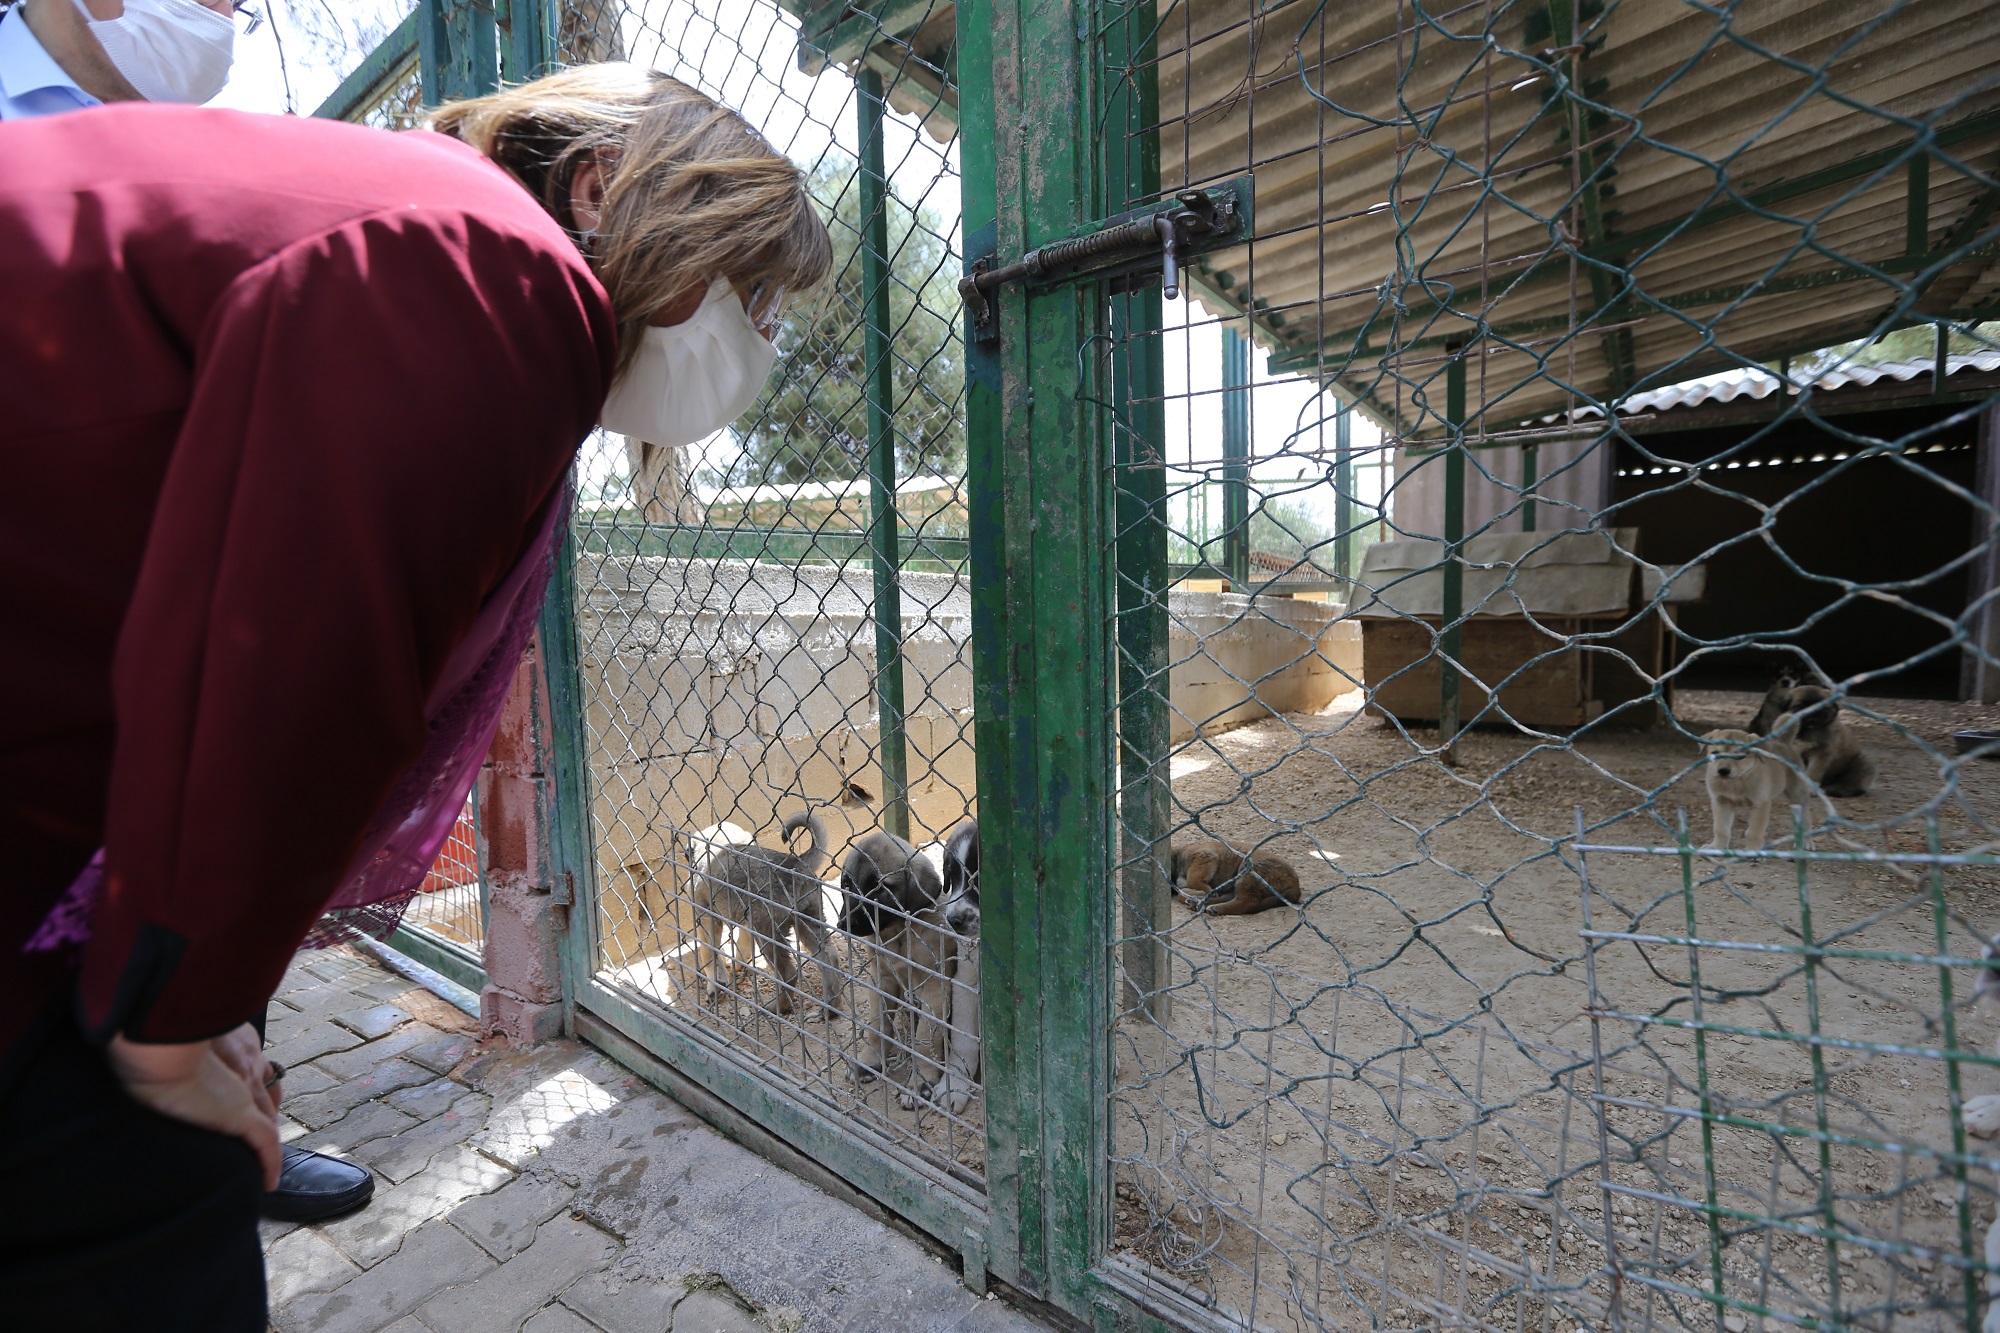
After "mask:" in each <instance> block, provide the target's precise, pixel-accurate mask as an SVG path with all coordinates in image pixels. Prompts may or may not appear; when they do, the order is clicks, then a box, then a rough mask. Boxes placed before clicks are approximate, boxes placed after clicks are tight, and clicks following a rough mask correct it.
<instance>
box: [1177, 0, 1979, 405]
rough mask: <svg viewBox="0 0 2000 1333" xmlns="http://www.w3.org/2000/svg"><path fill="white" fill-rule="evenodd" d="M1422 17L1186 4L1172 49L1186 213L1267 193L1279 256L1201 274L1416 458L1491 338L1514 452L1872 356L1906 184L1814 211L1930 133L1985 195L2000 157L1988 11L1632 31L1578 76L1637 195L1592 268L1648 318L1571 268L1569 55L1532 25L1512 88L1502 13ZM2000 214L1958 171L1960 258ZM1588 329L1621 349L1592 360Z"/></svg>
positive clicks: (1960, 289)
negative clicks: (1454, 382) (1633, 414)
mask: <svg viewBox="0 0 2000 1333" xmlns="http://www.w3.org/2000/svg"><path fill="white" fill-rule="evenodd" d="M1421 8H1422V10H1423V15H1422V19H1421V21H1420V22H1417V23H1414V24H1413V23H1411V22H1410V20H1409V19H1408V17H1407V16H1408V15H1409V14H1410V12H1411V7H1410V6H1408V5H1406V4H1399V3H1395V2H1393V0H1360V2H1359V3H1348V4H1343V5H1320V4H1318V3H1317V0H1314V3H1312V4H1308V3H1306V0H1296V2H1295V3H1282V4H1273V5H1250V4H1246V3H1244V0H1185V2H1184V3H1182V4H1178V5H1173V6H1171V7H1170V12H1169V13H1168V14H1167V16H1166V17H1165V19H1164V21H1163V23H1162V31H1161V37H1160V46H1161V54H1160V85H1161V86H1160V103H1161V108H1162V117H1163V120H1164V121H1165V122H1166V124H1165V128H1164V130H1163V135H1162V139H1163V142H1162V152H1161V157H1162V161H1163V163H1164V164H1165V166H1164V171H1165V173H1166V180H1165V184H1166V187H1167V188H1168V189H1174V188H1177V187H1180V186H1183V185H1189V184H1202V183H1206V182H1210V181H1217V180H1222V179H1226V178H1229V177H1231V176H1234V175H1237V174H1240V173H1241V172H1243V171H1244V170H1245V169H1246V168H1250V167H1252V165H1253V164H1255V165H1254V170H1255V173H1256V177H1257V199H1256V206H1257V232H1258V236H1259V239H1257V240H1255V241H1253V242H1252V243H1251V244H1250V245H1248V246H1245V247H1241V248H1239V249H1237V250H1236V251H1234V252H1230V253H1225V254H1221V255H1217V256H1214V257H1212V258H1211V259H1210V260H1209V261H1208V262H1207V263H1206V264H1205V265H1204V266H1203V267H1204V268H1205V269H1206V270H1207V283H1206V285H1207V286H1208V287H1210V289H1211V292H1210V293H1209V296H1210V297H1211V298H1214V299H1211V300H1210V302H1209V303H1210V304H1222V303H1225V302H1226V303H1227V305H1229V306H1231V307H1234V308H1236V309H1243V308H1245V306H1246V305H1248V306H1250V307H1251V308H1254V309H1256V310H1258V311H1259V312H1260V314H1259V317H1258V323H1259V324H1260V326H1261V328H1262V334H1263V336H1262V337H1261V338H1260V341H1263V342H1265V343H1266V345H1267V346H1271V347H1273V348H1274V350H1278V351H1279V352H1280V353H1281V355H1282V354H1284V353H1293V354H1294V355H1292V356H1291V361H1290V363H1291V364H1292V365H1294V366H1297V367H1299V368H1301V369H1304V368H1307V367H1311V368H1314V369H1316V370H1320V371H1322V372H1323V373H1325V374H1328V375H1332V376H1336V377H1337V379H1338V382H1339V383H1340V384H1341V385H1342V386H1343V387H1344V388H1345V389H1347V390H1348V391H1350V392H1352V393H1354V394H1356V395H1358V396H1360V397H1362V398H1363V399H1364V400H1365V401H1366V402H1367V403H1368V404H1369V405H1370V406H1372V407H1373V408H1374V409H1375V410H1376V411H1377V412H1378V413H1379V414H1380V415H1381V416H1382V417H1383V418H1385V419H1386V420H1389V421H1392V422H1394V423H1396V424H1397V426H1398V428H1399V429H1401V430H1402V431H1404V432H1405V433H1428V432H1429V431H1432V430H1437V429H1438V428H1439V427H1440V425H1441V422H1440V421H1439V416H1440V415H1441V409H1442V407H1443V398H1444V394H1443V391H1442V390H1443V385H1442V383H1441V382H1436V383H1433V382H1432V381H1441V379H1442V374H1443V361H1444V350H1443V342H1444V340H1445V339H1446V338H1447V337H1451V336H1455V335H1464V334H1467V333H1470V332H1471V331H1472V330H1473V327H1474V324H1473V320H1474V319H1475V318H1476V317H1477V316H1478V315H1479V314H1480V313H1481V312H1482V310H1483V312H1484V315H1485V318H1486V320H1487V321H1488V322H1489V324H1491V325H1497V326H1499V327H1500V328H1502V329H1512V330H1513V333H1512V335H1511V341H1512V342H1513V343H1514V344H1515V347H1514V348H1512V349H1508V350H1498V351H1492V349H1489V351H1491V352H1492V354H1489V355H1487V356H1484V357H1482V358H1480V362H1479V364H1478V365H1477V366H1476V367H1475V368H1474V369H1473V372H1472V375H1471V379H1472V381H1473V382H1472V384H1470V385H1469V386H1468V387H1469V390H1470V393H1469V397H1470V399H1471V403H1470V406H1471V408H1472V411H1473V413H1474V414H1475V415H1476V414H1477V413H1478V410H1479V408H1480V405H1481V404H1482V403H1484V404H1485V405H1486V407H1487V408H1488V412H1489V417H1488V422H1487V424H1488V425H1489V426H1499V425H1502V424H1505V423H1508V422H1513V421H1522V420H1531V419H1533V418H1535V417H1538V416H1541V415H1543V414H1544V413H1545V412H1547V411H1549V410H1551V409H1558V410H1560V409H1562V408H1564V407H1565V406H1567V405H1568V404H1569V403H1570V402H1572V401H1574V400H1573V399H1572V397H1571V394H1572V392H1575V393H1576V394H1579V395H1581V396H1583V397H1585V398H1596V399H1599V400H1609V399H1611V398H1613V397H1616V396H1618V394H1619V393H1620V391H1621V390H1622V389H1624V388H1626V387H1630V388H1638V389H1644V388H1645V386H1646V382H1647V380H1649V379H1651V380H1653V381H1654V382H1657V381H1658V380H1659V379H1660V378H1662V377H1665V378H1670V379H1672V380H1675V381H1680V380H1685V379H1686V378H1688V376H1689V374H1690V373H1691V372H1697V371H1700V370H1703V369H1705V368H1707V367H1709V366H1713V365H1715V364H1718V363H1724V362H1728V361H1736V360H1741V359H1743V358H1750V359H1755V360H1776V359H1778V357H1779V356H1781V355H1784V354H1788V353H1794V352H1799V351H1803V350H1805V349H1809V348H1813V347H1824V346H1829V345H1832V344H1834V343H1837V342H1841V341H1844V340H1846V339H1850V338H1854V337H1857V336H1861V335H1863V334H1865V333H1869V332H1872V331H1873V330H1874V328H1875V326H1876V325H1877V323H1878V322H1879V321H1880V320H1882V319H1883V317H1884V316H1885V314H1887V313H1888V312H1889V311H1890V310H1891V309H1892V308H1894V307H1896V306H1897V304H1898V303H1899V302H1901V301H1903V299H1904V297H1905V291H1904V288H1903V286H1902V284H1901V283H1900V282H1899V281H1897V280H1896V279H1894V278H1885V277H1883V276H1882V275H1883V274H1884V273H1896V272H1908V273H1911V274H1912V276H1914V272H1915V269H1916V268H1918V267H1922V266H1921V265H1912V264H1906V263H1904V262H1903V261H1904V260H1905V250H1906V246H1905V240H1906V233H1907V230H1908V214H1907V208H1906V197H1905V185H1906V175H1905V172H1904V171H1903V170H1902V169H1901V168H1900V167H1897V166H1894V165H1884V166H1882V167H1879V168H1878V169H1876V170H1873V171H1866V170H1862V171H1859V172H1857V173H1856V174H1853V175H1850V176H1848V177H1846V178H1844V179H1837V180H1829V181H1828V182H1827V183H1826V184H1824V185H1822V186H1820V187H1819V188H1816V189H1811V188H1803V187H1808V186H1810V185H1811V184H1812V180H1813V178H1814V177H1815V176H1816V175H1818V174H1823V173H1827V172H1828V170H1829V169H1830V168H1836V167H1838V166H1839V164H1841V163H1843V162H1853V161H1854V160H1856V159H1862V158H1865V157H1866V156H1867V155H1870V154H1880V153H1888V154H1890V155H1891V157H1894V156H1895V155H1896V154H1897V153H1899V152H1900V151H1902V150H1906V149H1907V148H1908V146H1909V145H1910V144H1911V141H1912V129H1911V125H1912V123H1913V122H1930V123H1933V124H1936V125H1939V126H1957V127H1960V128H1959V129H1958V130H1957V131H1956V133H1957V134H1958V135H1959V137H1957V138H1956V139H1955V140H1954V142H1953V143H1952V144H1951V145H1950V147H1949V149H1948V150H1947V151H1946V154H1945V155H1946V156H1950V157H1956V158H1959V159H1962V160H1966V161H1969V162H1973V163H1978V164H1980V165H1981V166H1982V167H1984V166H1989V165H1990V163H1991V161H1992V158H1993V150H1994V149H1995V148H1996V147H2000V116H1996V115H1995V114H1994V113H1995V111H1996V109H2000V89H1996V87H1995V86H1994V80H1993V77H1992V71H1993V70H1994V69H1995V68H1996V67H2000V22H1996V21H1995V18H1994V10H1993V7H1992V5H1991V3H1990V0H1924V3H1921V4H1916V3H1909V4H1902V5H1895V6H1890V5H1884V4H1882V3H1880V0H1772V2H1768V3H1760V4H1757V5H1750V6H1733V7H1727V8H1725V9H1722V10H1716V9H1712V8H1709V7H1703V6H1696V5H1692V4H1664V3H1662V4H1629V3H1628V4H1622V5H1616V6H1611V7H1609V9H1608V12H1606V13H1604V14H1603V16H1602V17H1601V18H1599V19H1598V20H1596V21H1595V23H1594V26H1592V27H1591V28H1590V29H1589V31H1588V32H1587V33H1586V34H1584V35H1585V36H1586V37H1587V38H1588V39H1589V41H1590V43H1591V44H1592V45H1591V49H1590V50H1589V51H1588V53H1587V54H1585V55H1584V56H1583V57H1582V58H1581V59H1580V60H1578V61H1577V64H1578V65H1579V66H1580V70H1579V78H1580V79H1581V80H1582V82H1583V83H1584V85H1585V87H1586V90H1587V99H1588V101H1589V102H1590V103H1591V104H1592V106H1593V109H1591V110H1589V111H1587V112H1585V113H1583V114H1582V116H1581V119H1582V121H1583V125H1582V128H1583V130H1584V132H1585V137H1586V138H1587V140H1588V141H1589V142H1591V143H1592V144H1594V148H1593V150H1592V151H1593V152H1594V153H1595V155H1596V158H1597V162H1596V165H1598V166H1599V167H1602V168H1606V169H1608V172H1609V173H1610V174H1609V175H1608V176H1607V178H1606V179H1605V182H1604V183H1605V185H1606V186H1607V188H1606V190H1605V192H1604V197H1603V198H1602V200H1601V201H1600V202H1601V206H1602V208H1603V210H1604V212H1603V217H1602V229H1601V235H1602V237H1603V239H1602V240H1600V241H1599V242H1598V243H1597V244H1595V245H1587V246H1582V247H1577V248H1582V249H1583V250H1584V251H1585V252H1586V253H1590V254H1596V255H1597V256H1599V259H1598V261H1597V262H1599V263H1604V264H1616V265H1620V266H1623V267H1624V268H1625V269H1626V271H1627V272H1629V274H1630V278H1631V281H1632V283H1633V284H1634V287H1635V288H1636V290H1637V291H1638V292H1639V293H1642V295H1641V296H1639V297H1637V298H1636V299H1631V300H1627V301H1624V302H1620V301H1619V293H1620V291H1621V289H1622V286H1623V282H1624V276H1623V275H1622V274H1620V273H1618V272H1615V271H1607V272H1606V273H1605V278H1606V280H1607V290H1605V291H1603V292H1597V291H1593V288H1592V285H1591V279H1590V270H1591V268H1592V266H1593V265H1592V261H1590V260H1588V259H1585V260H1580V261H1578V262H1576V263H1574V264H1572V262H1571V260H1570V257H1569V256H1570V250H1571V248H1572V247H1570V246H1568V245H1566V244H1565V243H1564V240H1563V238H1564V237H1565V236H1566V235H1567V234H1568V233H1569V232H1570V231H1571V230H1573V229H1574V228H1575V227H1576V226H1577V224H1578V219H1577V217H1576V215H1575V211H1574V210H1572V209H1571V207H1570V201H1571V199H1572V195H1573V193H1574V190H1575V187H1574V185H1573V181H1572V166H1573V155H1572V154H1571V153H1570V152H1569V139H1568V137H1567V135H1568V131H1569V128H1570V126H1571V123H1572V121H1571V118H1570V117H1569V116H1567V115H1562V114H1550V113H1549V112H1548V110H1547V109H1546V108H1545V103H1544V95H1545V93H1546V92H1547V90H1548V89H1549V88H1550V87H1551V86H1552V84H1553V82H1554V76H1553V75H1552V74H1550V73H1549V71H1548V66H1549V64H1550V60H1549V59H1548V58H1547V57H1546V56H1545V55H1544V53H1545V52H1546V51H1547V49H1548V48H1549V47H1551V46H1553V45H1554V42H1553V40H1552V39H1548V38H1546V37H1544V38H1542V39H1541V40H1539V41H1535V40H1530V37H1529V35H1528V33H1527V32H1526V30H1525V28H1522V27H1519V26H1516V25H1519V24H1521V23H1522V22H1523V9H1522V8H1521V7H1516V8H1514V9H1513V10H1512V14H1513V17H1511V18H1507V19H1503V20H1502V21H1503V22H1504V23H1506V24H1507V25H1509V30H1507V31H1503V32H1501V33H1500V34H1499V36H1500V38H1501V40H1502V41H1503V42H1511V43H1512V44H1513V45H1514V47H1515V50H1516V51H1517V52H1521V53H1528V54H1505V53H1496V54H1494V55H1493V56H1492V57H1491V60H1490V66H1489V62H1488V57H1487V51H1488V48H1487V47H1486V46H1485V44H1484V42H1483V40H1482V39H1481V37H1480V33H1479V24H1480V22H1481V21H1482V20H1481V16H1482V15H1483V14H1485V13H1490V12H1497V11H1492V10H1487V9H1482V8H1481V7H1479V6H1453V7H1445V6H1422V7H1421ZM1525 8H1526V11H1527V12H1529V13H1536V12H1540V13H1545V12H1546V11H1545V10H1543V7H1542V6H1539V5H1536V6H1528V7H1525ZM1399 16H1401V17H1402V18H1403V22H1402V24H1401V25H1400V26H1399V21H1398V20H1399ZM1531 56H1532V57H1539V58H1540V59H1535V58H1531ZM1538 66H1539V67H1538ZM1815 71H1819V74H1818V75H1817V76H1816V74H1815ZM1816 77H1819V78H1821V79H1823V82H1822V83H1821V84H1820V85H1819V86H1818V87H1815V78H1816ZM1530 80H1532V82H1530ZM1835 174H1838V173H1837V172H1836V173H1835ZM1489 181H1490V182H1491V186H1492V189H1493V190H1494V191H1496V192H1497V193H1487V191H1486V185H1487V182H1489ZM1787 185H1791V186H1795V187H1802V192H1800V193H1797V194H1795V195H1793V196H1792V197H1790V198H1786V199H1784V200H1782V201H1781V202H1774V203H1772V204H1770V205H1768V206H1766V207H1764V208H1761V209H1753V210H1739V211H1738V212H1737V213H1736V214H1735V215H1733V216H1730V217H1727V218H1726V219H1723V220H1717V221H1714V222H1712V223H1709V224H1707V225H1701V226H1696V227H1691V228H1684V229H1683V230H1681V231H1679V232H1674V231H1673V230H1672V229H1673V227H1674V226H1675V224H1676V223H1679V222H1682V221H1684V220H1685V219H1686V218H1687V216H1688V215H1689V214H1690V212H1692V211H1693V210H1695V209H1696V208H1698V207H1700V206H1701V205H1703V204H1704V203H1705V202H1708V201H1711V200H1712V201H1714V202H1716V203H1718V204H1725V203H1728V202H1731V201H1732V200H1733V201H1740V200H1742V199H1743V198H1745V197H1747V196H1752V195H1756V194H1758V193H1759V192H1763V191H1768V190H1772V189H1773V188H1777V187H1785V186H1787ZM1988 194H1989V189H1988V187H1987V186H1986V185H1984V184H1983V183H1981V182H1980V181H1978V180H1975V179H1973V178H1971V177H1969V176H1968V175H1966V174H1965V173H1963V172H1961V171H1958V170H1955V169H1953V168H1951V167H1949V166H1947V165H1944V164H1942V163H1933V166H1932V169H1931V172H1930V180H1929V201H1930V211H1929V218H1928V228H1927V232H1928V234H1929V235H1930V236H1931V237H1932V238H1933V243H1934V245H1935V244H1936V242H1937V241H1940V240H1943V239H1946V238H1948V237H1950V236H1951V235H1952V229H1953V228H1954V226H1956V225H1958V224H1960V223H1962V222H1966V221H1967V220H1968V219H1974V217H1975V215H1974V210H1975V209H1977V208H1978V207H1979V205H1980V202H1981V200H1982V198H1984V197H1986V196H1987V195H1988ZM1808 220H1809V225H1808ZM1978 225H1979V224H1978V223H1977V222H1976V220H1974V221H1973V222H1972V227H1973V230H1974V231H1975V232H1976V231H1977V229H1978ZM1399 237H1400V239H1401V241H1402V257H1401V267H1400V269H1399V258H1398V248H1397V243H1398V240H1399ZM1619 238H1637V239H1635V240H1622V241H1621V240H1620V239H1619ZM1961 243H1962V242H1961ZM1993 278H1994V274H1993V263H1992V256H1991V255H1990V254H1988V253H1986V252H1984V251H1982V252H1980V253H1977V254H1974V255H1972V256H1970V257H1968V258H1967V259H1966V261H1965V262H1964V263H1962V264H1959V265H1957V266H1955V267H1952V268H1948V269H1946V270H1944V271H1943V272H1941V273H1939V274H1937V275H1936V276H1935V278H1934V279H1933V280H1932V281H1931V284H1930V287H1929V295H1930V298H1931V299H1930V300H1928V301H1927V302H1926V303H1925V305H1924V306H1923V307H1922V309H1923V310H1924V311H1926V312H1929V313H1933V314H1936V313H1943V312H1945V311H1946V310H1951V311H1958V310H1962V309H1969V308H1970V307H1969V306H1968V304H1967V302H1968V300H1970V299H1984V298H1983V297H1979V298H1974V293H1985V292H1989V291H1990V290H1991V288H1992V286H1993ZM1482 285H1483V288H1484V296H1483V297H1482ZM1246 298H1247V299H1246ZM1603 306H1609V309H1608V310H1607V312H1606V313H1605V314H1604V315H1601V316H1599V317H1597V318H1596V319H1595V320H1592V319H1591V312H1592V311H1593V310H1596V309H1599V308H1600V307H1603ZM1580 324H1584V325H1587V324H1595V325H1596V326H1598V327H1599V328H1602V327H1603V326H1607V325H1616V326H1620V327H1618V328H1616V329H1615V330H1614V331H1612V332H1609V333H1601V332H1597V331H1590V332H1587V333H1586V334H1585V335H1584V336H1582V337H1580V338H1572V337H1570V336H1569V334H1570V331H1571V330H1572V329H1574V328H1576V327H1578V325H1580ZM1413 343H1415V344H1417V345H1416V346H1412V344H1413ZM1613 344H1615V345H1616V346H1617V348H1618V349H1619V354H1620V356H1621V359H1624V360H1627V362H1628V364H1627V365H1626V366H1625V367H1624V369H1623V370H1622V372H1620V371H1614V369H1613V362H1612V360H1611V358H1610V357H1608V356H1607V351H1608V350H1610V347H1611V345H1613ZM1724 348H1726V349H1727V350H1726V351H1725V350H1723V349H1724Z"/></svg>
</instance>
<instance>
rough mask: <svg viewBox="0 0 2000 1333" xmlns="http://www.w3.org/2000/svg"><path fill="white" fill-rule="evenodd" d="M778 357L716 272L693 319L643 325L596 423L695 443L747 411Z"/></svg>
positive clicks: (669, 442)
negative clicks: (635, 348) (660, 325)
mask: <svg viewBox="0 0 2000 1333" xmlns="http://www.w3.org/2000/svg"><path fill="white" fill-rule="evenodd" d="M777 362H778V349H777V348H775V347H773V346H772V345H771V343H770V341H769V340H768V339H767V338H765V337H764V335H763V334H761V333H759V332H757V326H756V325H754V324H752V323H751V322H750V316H749V314H748V313H747V312H746V311H745V310H744V309H743V303H742V302H741V301H740V300H738V299H737V296H736V289H735V288H734V287H732V286H730V284H729V280H728V279H727V278H717V279H716V280H715V281H714V282H713V283H711V284H709V288H708V296H707V297H706V298H705V299H704V300H703V301H702V303H701V307H700V309H698V310H696V311H695V312H694V314H693V315H692V316H691V317H689V318H688V319H685V320H683V321H681V322H680V323H679V324H676V325H674V326H672V327H671V328H665V329H659V328H649V329H647V330H646V332H645V334H644V335H643V339H642V341H641V342H640V344H639V352H638V355H636V356H634V357H633V358H632V364H631V365H629V366H627V367H626V368H625V373H624V374H622V375H620V376H619V377H618V379H617V381H616V382H615V383H613V384H612V386H611V393H610V396H609V397H607V398H606V399H605V400H604V411H603V412H602V414H600V415H599V417H598V421H599V422H600V423H601V424H602V425H603V427H604V429H606V430H609V431H616V432H617V433H618V434H620V435H630V436H632V437H633V438H634V439H639V440H644V441H646V442H647V443H648V444H659V445H666V446H668V447H670V448H671V447H674V446H677V445H683V444H693V443H694V442H695V441H696V440H701V439H706V438H707V437H709V436H710V435H713V434H715V432H717V431H719V430H721V429H722V428H723V427H724V426H727V425H728V424H729V423H730V422H732V421H734V420H736V418H738V417H740V416H742V415H743V414H744V413H745V412H747V411H749V410H750V405H751V404H752V403H754V402H756V401H757V394H758V393H759V392H760V391H761V390H762V389H763V387H764V381H766V380H768V379H770V378H771V367H772V366H774V365H776V364H777Z"/></svg>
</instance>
